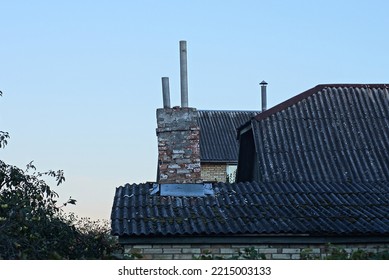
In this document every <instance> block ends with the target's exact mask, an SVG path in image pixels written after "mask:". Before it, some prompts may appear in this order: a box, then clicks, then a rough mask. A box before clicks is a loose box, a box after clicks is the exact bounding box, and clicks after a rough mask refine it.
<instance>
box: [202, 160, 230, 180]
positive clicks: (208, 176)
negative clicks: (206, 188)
mask: <svg viewBox="0 0 389 280" xmlns="http://www.w3.org/2000/svg"><path fill="white" fill-rule="evenodd" d="M201 178H202V179H203V180H204V181H216V182H226V178H227V165H226V164H223V163H202V164H201Z"/></svg>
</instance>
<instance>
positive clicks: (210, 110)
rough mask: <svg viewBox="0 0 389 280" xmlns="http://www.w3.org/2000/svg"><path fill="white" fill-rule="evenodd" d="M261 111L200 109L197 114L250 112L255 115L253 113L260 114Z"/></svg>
mask: <svg viewBox="0 0 389 280" xmlns="http://www.w3.org/2000/svg"><path fill="white" fill-rule="evenodd" d="M260 111H261V110H222V109H220V110H212V109H206V110H201V109H198V110H197V112H248V113H253V112H260Z"/></svg>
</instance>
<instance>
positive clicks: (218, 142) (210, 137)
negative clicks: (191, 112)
mask: <svg viewBox="0 0 389 280" xmlns="http://www.w3.org/2000/svg"><path fill="white" fill-rule="evenodd" d="M198 113H199V118H198V124H199V126H200V157H201V160H202V161H203V162H238V149H239V143H238V141H237V140H236V130H237V128H238V127H239V126H241V125H242V124H244V123H246V122H247V121H249V120H250V119H251V118H253V117H254V116H255V115H257V114H258V113H259V112H258V111H222V110H199V111H198Z"/></svg>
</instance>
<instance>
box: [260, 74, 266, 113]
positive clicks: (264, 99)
mask: <svg viewBox="0 0 389 280" xmlns="http://www.w3.org/2000/svg"><path fill="white" fill-rule="evenodd" d="M259 84H260V85H261V100H262V112H263V111H265V110H266V86H267V83H266V82H265V81H262V82H260V83H259Z"/></svg>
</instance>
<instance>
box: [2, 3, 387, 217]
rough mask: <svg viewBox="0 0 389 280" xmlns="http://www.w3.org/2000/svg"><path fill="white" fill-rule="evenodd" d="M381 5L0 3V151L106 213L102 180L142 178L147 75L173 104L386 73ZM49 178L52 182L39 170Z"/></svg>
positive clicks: (376, 79) (282, 92) (150, 96)
mask: <svg viewBox="0 0 389 280" xmlns="http://www.w3.org/2000/svg"><path fill="white" fill-rule="evenodd" d="M388 8H389V2H388V1H385V0H382V1H379V0H369V1H358V0H353V1H348V0H345V1H343V0H327V1H322V0H318V1H302V0H295V1H280V0H278V1H277V0H275V1H261V0H257V1H254V0H222V1H221V0H214V1H209V0H208V1H205V0H197V1H194V0H193V1H189V0H188V1H182V0H181V1H179V0H164V1H157V0H154V1H153V0H137V1H136V0H127V1H118V0H110V1H105V0H101V1H96V0H93V1H91V0H83V1H75V0H68V1H48V0H47V1H43V0H35V1H20V0H13V1H5V0H0V11H1V14H2V15H1V17H0V90H1V91H2V92H3V96H2V97H0V131H8V132H9V134H10V136H11V138H10V139H9V141H8V143H9V144H8V146H7V147H6V148H5V149H2V150H0V159H1V160H3V161H5V162H6V163H8V164H12V165H16V166H18V167H24V166H25V165H26V164H28V163H29V162H30V161H34V164H35V165H36V167H37V169H38V170H39V171H46V170H64V173H65V178H66V181H65V182H64V183H63V184H62V185H60V186H58V187H57V186H56V185H55V184H52V187H53V189H54V190H55V191H56V192H57V193H58V194H59V195H60V199H59V201H60V202H66V200H67V198H68V197H70V196H71V197H73V198H75V199H76V200H77V204H76V205H68V206H67V207H66V211H68V212H69V211H70V212H74V213H76V214H77V215H78V216H79V217H91V218H92V219H106V220H109V218H110V211H111V207H112V202H113V197H114V193H115V188H116V187H119V186H121V185H124V184H126V183H131V184H132V183H144V182H147V181H155V179H156V168H157V139H156V133H155V129H156V109H157V108H161V107H162V87H161V77H165V76H166V77H169V79H170V94H171V104H172V106H175V105H180V91H179V90H180V83H179V41H180V40H186V41H187V49H188V86H189V91H188V92H189V98H188V99H189V106H190V107H195V108H197V109H202V110H206V109H211V110H212V109H215V110H259V109H260V106H261V101H260V86H259V83H260V82H261V81H262V80H265V81H266V82H268V88H267V93H268V97H267V101H268V107H272V106H274V105H277V104H278V103H280V102H282V101H284V100H287V99H288V98H291V97H293V96H294V95H297V94H299V93H301V92H303V91H305V90H308V89H310V88H312V87H314V86H316V85H318V84H324V83H362V84H367V83H389V77H388V73H389V70H388V68H387V65H389V51H388V50H389V36H388V30H389V17H388V16H387V10H388ZM48 182H49V183H53V182H51V181H50V180H48Z"/></svg>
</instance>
